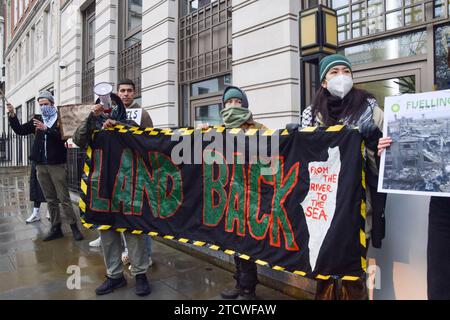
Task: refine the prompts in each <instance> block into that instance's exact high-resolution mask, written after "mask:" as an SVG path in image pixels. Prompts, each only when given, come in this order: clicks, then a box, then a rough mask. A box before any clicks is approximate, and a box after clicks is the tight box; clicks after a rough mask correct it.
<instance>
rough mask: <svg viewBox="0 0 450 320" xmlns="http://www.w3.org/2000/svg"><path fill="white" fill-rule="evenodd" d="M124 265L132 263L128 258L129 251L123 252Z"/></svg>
mask: <svg viewBox="0 0 450 320" xmlns="http://www.w3.org/2000/svg"><path fill="white" fill-rule="evenodd" d="M122 263H123V264H124V265H127V264H129V263H130V257H129V256H128V251H124V252H122Z"/></svg>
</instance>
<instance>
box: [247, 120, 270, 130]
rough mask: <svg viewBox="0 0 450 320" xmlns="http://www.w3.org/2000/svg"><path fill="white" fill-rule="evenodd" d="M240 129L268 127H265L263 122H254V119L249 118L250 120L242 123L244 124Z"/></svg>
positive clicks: (263, 128) (262, 128)
mask: <svg viewBox="0 0 450 320" xmlns="http://www.w3.org/2000/svg"><path fill="white" fill-rule="evenodd" d="M241 129H244V130H247V129H261V130H266V129H269V128H267V127H266V126H265V125H263V124H261V123H259V122H256V121H253V120H251V121H250V122H249V121H247V122H246V123H244V124H243V125H242V126H241Z"/></svg>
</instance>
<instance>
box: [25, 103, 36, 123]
mask: <svg viewBox="0 0 450 320" xmlns="http://www.w3.org/2000/svg"><path fill="white" fill-rule="evenodd" d="M34 107H35V99H34V98H33V99H30V100H28V101H27V121H30V120H31V118H33V116H34Z"/></svg>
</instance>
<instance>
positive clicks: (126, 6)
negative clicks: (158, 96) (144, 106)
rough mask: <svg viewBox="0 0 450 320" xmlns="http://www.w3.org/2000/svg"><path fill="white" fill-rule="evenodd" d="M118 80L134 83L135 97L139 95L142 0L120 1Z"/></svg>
mask: <svg viewBox="0 0 450 320" xmlns="http://www.w3.org/2000/svg"><path fill="white" fill-rule="evenodd" d="M120 3H121V4H120V6H121V7H120V15H119V17H120V18H121V23H120V25H121V28H120V39H121V40H120V41H119V50H120V52H119V63H118V65H119V67H118V71H119V80H122V79H130V80H133V82H134V83H135V84H136V98H137V99H139V98H140V96H141V74H142V71H141V65H142V63H141V58H142V54H141V41H142V0H125V1H121V2H120Z"/></svg>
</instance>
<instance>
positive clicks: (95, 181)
mask: <svg viewBox="0 0 450 320" xmlns="http://www.w3.org/2000/svg"><path fill="white" fill-rule="evenodd" d="M92 159H93V161H92V175H91V203H90V207H91V209H92V210H93V211H99V212H108V211H109V210H110V201H109V200H108V199H102V198H101V197H100V181H101V175H102V162H103V161H102V160H103V150H99V149H96V150H95V151H94V156H93V157H92Z"/></svg>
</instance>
